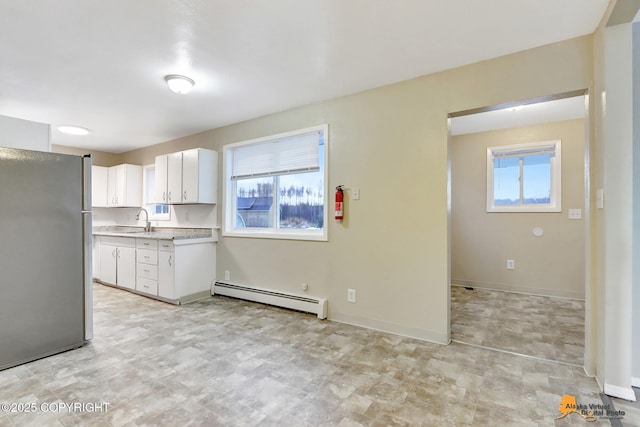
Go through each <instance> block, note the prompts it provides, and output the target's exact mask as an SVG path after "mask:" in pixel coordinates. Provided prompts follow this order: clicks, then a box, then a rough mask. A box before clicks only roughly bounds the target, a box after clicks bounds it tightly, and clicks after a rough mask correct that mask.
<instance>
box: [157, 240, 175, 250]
mask: <svg viewBox="0 0 640 427" xmlns="http://www.w3.org/2000/svg"><path fill="white" fill-rule="evenodd" d="M158 250H159V251H167V252H173V240H160V241H159V243H158Z"/></svg>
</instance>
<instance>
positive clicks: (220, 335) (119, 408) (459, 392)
mask: <svg viewBox="0 0 640 427" xmlns="http://www.w3.org/2000/svg"><path fill="white" fill-rule="evenodd" d="M94 289H95V294H94V307H95V309H94V311H95V321H94V327H95V337H94V339H93V341H92V342H91V343H90V344H89V345H86V346H84V347H82V348H80V349H76V350H72V351H69V352H66V353H63V354H59V355H55V356H52V357H48V358H45V359H41V360H38V361H35V362H31V363H28V364H25V365H21V366H18V367H15V368H11V369H7V370H4V371H0V402H8V403H21V404H27V405H28V406H27V407H34V408H35V409H36V410H35V411H34V412H30V413H25V412H22V413H13V412H8V413H7V412H2V411H0V426H39V427H40V426H359V425H363V426H395V425H399V426H420V425H423V426H525V427H526V426H554V425H555V426H569V425H577V426H583V425H586V422H585V421H584V420H583V419H582V418H581V417H580V416H579V415H578V414H569V415H568V416H567V417H565V418H563V419H559V420H556V419H555V418H556V417H557V416H558V415H559V409H558V408H559V403H560V400H561V398H562V396H563V395H566V394H570V395H572V396H575V397H576V399H577V401H578V403H580V404H585V405H588V404H590V403H593V404H596V403H600V402H601V401H600V398H599V394H598V389H597V386H596V383H595V381H594V380H593V379H592V378H589V377H587V376H585V374H584V371H583V370H582V368H578V367H574V366H569V365H562V364H558V363H553V362H547V361H541V360H536V359H531V358H525V357H519V356H516V355H512V354H506V353H500V352H494V351H490V350H486V349H482V348H477V347H473V346H469V345H462V344H457V343H452V344H450V345H447V346H445V345H438V344H432V343H428V342H424V341H419V340H415V339H411V338H406V337H401V336H397V335H392V334H387V333H382V332H378V331H374V330H369V329H364V328H360V327H355V326H350V325H345V324H340V323H337V322H331V321H326V320H319V319H317V318H316V317H315V316H313V315H308V314H303V313H297V312H292V311H288V310H282V309H278V308H275V307H269V306H264V305H260V304H255V303H250V302H244V301H240V300H235V299H230V298H225V297H211V298H207V299H204V300H201V301H198V302H195V303H192V304H188V305H184V306H173V305H169V304H165V303H162V302H158V301H154V300H151V299H147V298H144V297H141V296H138V295H134V294H131V293H129V292H126V291H122V290H118V289H113V288H109V287H106V286H103V285H99V284H96V285H95V286H94ZM2 345H5V343H2ZM61 403H64V404H74V403H78V404H83V405H84V408H85V410H84V411H82V410H77V409H76V410H73V411H69V410H59V411H57V410H54V411H51V410H48V411H47V410H46V409H47V408H51V407H52V406H53V407H54V408H55V407H56V406H55V404H61ZM91 403H98V404H100V403H101V404H102V405H103V407H104V405H105V404H108V406H107V410H106V411H105V410H103V411H101V412H92V411H90V410H89V409H90V406H89V404H91ZM31 404H33V406H31ZM2 408H3V409H4V408H6V407H5V406H4V405H3V406H2ZM43 408H44V409H43ZM588 425H602V426H608V425H610V423H609V421H607V420H601V419H599V420H597V421H596V422H594V423H588ZM625 425H632V424H625Z"/></svg>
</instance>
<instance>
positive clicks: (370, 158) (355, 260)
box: [124, 36, 593, 342]
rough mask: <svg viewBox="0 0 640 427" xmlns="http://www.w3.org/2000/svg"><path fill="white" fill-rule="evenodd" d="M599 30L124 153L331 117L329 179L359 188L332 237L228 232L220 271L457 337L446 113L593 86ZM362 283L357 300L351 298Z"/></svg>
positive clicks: (258, 133)
mask: <svg viewBox="0 0 640 427" xmlns="http://www.w3.org/2000/svg"><path fill="white" fill-rule="evenodd" d="M592 67H593V64H592V38H591V36H585V37H581V38H577V39H572V40H568V41H565V42H562V43H556V44H553V45H549V46H545V47H541V48H537V49H532V50H528V51H524V52H520V53H516V54H513V55H509V56H505V57H501V58H497V59H493V60H490V61H485V62H481V63H477V64H474V65H470V66H466V67H461V68H458V69H454V70H449V71H446V72H442V73H438V74H433V75H429V76H424V77H420V78H416V79H413V80H408V81H404V82H401V83H398V84H394V85H390V86H386V87H382V88H378V89H374V90H370V91H367V92H363V93H359V94H355V95H352V96H347V97H343V98H339V99H334V100H330V101H326V102H322V103H318V104H313V105H310V106H306V107H301V108H296V109H293V110H289V111H286V112H282V113H278V114H273V115H270V116H266V117H262V118H258V119H255V120H250V121H247V122H243V123H239V124H236V125H232V126H227V127H224V128H220V129H215V130H211V131H208V132H205V133H202V134H198V135H194V136H193V137H188V138H182V139H181V140H178V141H175V142H171V143H165V144H162V145H160V146H155V147H150V148H146V149H143V150H137V151H134V152H130V153H125V154H124V161H126V162H129V163H150V162H152V160H153V156H155V155H156V154H160V153H168V152H171V151H177V150H180V149H184V148H188V147H194V146H201V147H204V148H212V149H216V150H221V149H222V146H223V145H224V144H228V143H232V142H237V141H242V140H246V139H250V138H257V137H262V136H266V135H273V134H276V133H280V132H285V131H290V130H294V129H300V128H305V127H309V126H313V125H318V124H322V123H328V124H329V134H330V142H329V146H330V154H329V156H330V157H329V187H330V188H333V187H335V186H336V185H338V184H343V185H345V186H347V187H355V186H357V187H359V188H360V191H361V198H360V200H358V201H348V203H347V207H346V220H345V221H344V223H343V224H336V223H334V222H333V221H330V223H329V224H328V227H329V242H299V241H284V240H260V239H251V238H229V237H226V238H225V237H223V238H222V239H221V240H220V241H219V243H218V255H217V275H218V278H219V279H221V278H223V277H224V271H225V270H229V271H230V272H231V281H232V282H237V283H241V284H248V285H254V286H262V287H268V288H275V289H279V290H283V291H291V292H301V291H300V284H301V283H303V282H305V283H308V284H309V291H308V292H309V294H311V295H316V296H322V297H326V298H328V300H329V317H330V318H331V319H333V320H338V321H344V322H349V323H354V324H359V325H363V326H369V327H373V328H378V329H382V330H386V331H389V332H395V333H399V334H403V335H409V336H413V337H418V338H422V339H427V340H432V341H436V342H447V341H448V340H449V268H448V256H449V246H448V237H449V236H448V234H449V232H448V225H449V224H448V209H447V206H448V178H447V176H448V173H447V169H448V130H447V115H448V113H450V112H455V111H461V110H467V109H471V108H477V107H482V106H487V105H494V104H498V103H503V102H508V101H514V100H520V99H528V98H532V97H538V96H543V95H549V94H554V93H560V92H566V91H572V90H576V89H582V88H588V87H589V85H590V84H591V81H592ZM347 288H354V289H356V290H357V295H358V300H357V303H356V304H350V303H347V301H346V295H347Z"/></svg>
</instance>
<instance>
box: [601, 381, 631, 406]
mask: <svg viewBox="0 0 640 427" xmlns="http://www.w3.org/2000/svg"><path fill="white" fill-rule="evenodd" d="M604 394H607V395H609V396H613V397H618V398H620V399H624V400H628V401H630V402H635V401H636V394H635V393H634V392H633V389H632V388H631V387H621V386H619V385H612V384H607V383H604Z"/></svg>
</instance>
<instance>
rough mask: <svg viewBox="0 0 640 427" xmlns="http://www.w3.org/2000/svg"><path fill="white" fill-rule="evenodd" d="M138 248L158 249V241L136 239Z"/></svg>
mask: <svg viewBox="0 0 640 427" xmlns="http://www.w3.org/2000/svg"><path fill="white" fill-rule="evenodd" d="M136 248H139V249H153V250H157V249H158V241H157V240H156V239H136Z"/></svg>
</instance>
